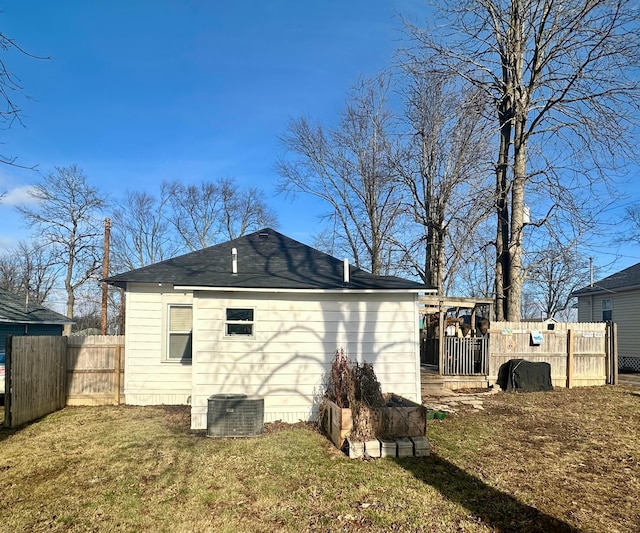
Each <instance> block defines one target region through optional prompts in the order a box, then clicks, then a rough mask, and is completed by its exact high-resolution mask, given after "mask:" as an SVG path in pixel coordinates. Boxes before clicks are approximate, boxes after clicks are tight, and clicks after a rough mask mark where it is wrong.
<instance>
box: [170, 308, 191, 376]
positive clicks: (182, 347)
mask: <svg viewBox="0 0 640 533" xmlns="http://www.w3.org/2000/svg"><path fill="white" fill-rule="evenodd" d="M168 311H169V312H168V320H167V322H168V323H167V331H168V335H167V336H168V338H167V352H166V359H167V361H177V362H181V363H190V362H191V337H192V330H193V310H192V308H191V306H190V305H170V306H169V309H168Z"/></svg>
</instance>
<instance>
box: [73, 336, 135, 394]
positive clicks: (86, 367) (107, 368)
mask: <svg viewBox="0 0 640 533" xmlns="http://www.w3.org/2000/svg"><path fill="white" fill-rule="evenodd" d="M123 378H124V335H89V336H86V337H84V336H72V337H68V341H67V398H66V402H67V405H112V404H116V405H118V404H120V403H123V401H124V379H123Z"/></svg>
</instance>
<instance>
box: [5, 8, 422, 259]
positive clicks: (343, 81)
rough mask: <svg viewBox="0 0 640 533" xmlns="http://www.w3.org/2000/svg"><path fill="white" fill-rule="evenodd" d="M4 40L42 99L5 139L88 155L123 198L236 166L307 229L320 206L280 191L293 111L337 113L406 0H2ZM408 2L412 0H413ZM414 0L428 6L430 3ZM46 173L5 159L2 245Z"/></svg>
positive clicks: (387, 45) (27, 107) (77, 157)
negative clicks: (16, 207)
mask: <svg viewBox="0 0 640 533" xmlns="http://www.w3.org/2000/svg"><path fill="white" fill-rule="evenodd" d="M3 4H4V5H3V6H2V11H3V12H2V14H0V21H1V23H2V26H1V28H2V31H3V32H4V33H5V34H6V35H8V36H9V37H11V38H13V39H14V40H15V41H16V42H17V43H19V44H20V45H21V46H22V47H24V48H25V49H26V50H28V51H29V52H30V53H32V54H35V55H38V56H44V57H51V59H49V60H35V59H29V58H26V57H22V56H20V54H17V53H12V54H9V55H6V54H5V55H4V56H3V57H4V59H5V62H6V63H7V64H8V65H9V67H10V68H11V70H12V72H13V73H14V74H16V75H18V76H19V78H20V80H21V83H22V85H23V86H24V88H25V92H26V93H27V94H28V95H29V97H30V98H32V100H24V99H23V100H21V104H22V109H23V115H24V124H25V127H24V128H23V127H21V126H19V125H14V126H13V127H12V128H11V129H9V130H6V131H1V132H0V141H2V142H3V143H4V144H3V145H2V146H1V149H2V150H3V152H2V153H3V154H8V155H12V156H17V157H18V163H21V164H23V165H38V170H39V171H40V172H42V173H48V172H50V171H52V170H53V168H54V167H55V166H67V165H71V164H77V165H78V166H79V167H80V168H82V169H83V170H84V171H85V174H86V175H87V176H88V178H89V181H90V182H91V183H92V184H94V185H97V186H99V187H100V188H101V189H103V190H105V191H106V192H108V193H109V194H110V195H111V197H112V198H118V197H121V196H123V195H124V194H125V193H126V191H127V190H128V189H129V190H147V191H149V192H152V193H155V192H156V191H157V190H158V185H159V184H160V182H162V181H163V180H165V179H178V180H182V181H185V182H199V181H202V180H216V179H218V178H223V177H233V178H235V179H236V180H237V181H238V182H239V183H240V184H241V185H243V186H244V185H246V186H247V187H248V186H258V187H260V188H261V189H263V190H264V191H265V192H266V194H267V196H268V202H269V204H270V205H271V206H272V207H273V208H274V209H275V211H276V212H277V213H278V216H279V220H280V230H281V231H283V232H284V233H286V234H288V235H290V236H292V237H294V238H298V239H300V240H304V241H309V240H310V235H311V234H312V233H313V232H314V230H315V226H316V224H317V216H318V215H319V214H320V213H321V212H322V208H321V207H320V206H318V205H317V204H315V203H314V202H312V201H310V200H309V199H305V198H303V197H299V198H296V200H295V202H292V201H291V199H287V198H284V197H282V196H276V195H275V190H274V189H275V184H276V181H277V175H276V174H275V172H274V170H273V167H274V163H275V161H276V158H277V156H278V154H280V153H281V148H280V146H279V142H278V135H281V134H283V133H284V132H285V129H286V125H287V122H288V120H289V119H290V118H293V117H298V116H300V115H309V116H311V117H314V118H319V119H322V120H324V119H326V118H328V119H333V118H335V116H336V115H337V114H338V112H339V111H340V109H341V107H342V105H343V103H344V101H345V97H346V93H347V91H348V89H349V87H350V86H351V85H352V84H353V83H354V82H355V81H356V79H357V77H358V76H359V75H370V74H374V73H376V72H377V71H378V70H380V69H381V68H383V67H385V66H387V65H388V64H389V62H390V60H391V59H392V57H393V53H394V51H395V49H396V47H397V45H398V41H399V39H400V38H401V36H402V35H401V34H402V24H401V21H400V18H399V16H398V14H399V13H404V14H408V13H407V6H408V5H409V4H414V5H415V4H416V2H409V1H407V0H401V1H397V2H393V1H385V0H376V1H371V0H349V1H348V2H345V1H344V0H323V1H322V2H299V1H293V0H288V1H287V0H270V1H268V0H265V1H256V0H254V1H247V0H240V1H234V2H220V1H184V0H154V1H151V0H147V1H144V0H127V1H126V2H125V1H121V0H120V1H109V2H107V1H101V2H98V1H91V0H82V1H80V0H67V1H65V2H49V1H43V0H41V1H29V0H24V1H20V2H3ZM405 4H406V5H405ZM421 5H422V4H421V3H420V2H418V3H417V6H418V11H416V7H413V8H412V9H413V10H414V11H413V13H414V14H416V13H419V11H420V10H422V7H421ZM38 178H39V176H38V174H37V173H35V172H32V171H23V170H19V169H14V168H11V167H6V166H3V167H1V168H0V191H3V192H4V191H6V192H8V194H7V197H6V198H5V199H4V202H3V203H2V204H0V217H1V219H2V227H1V229H0V245H4V246H7V245H11V244H12V243H14V242H15V240H16V239H17V238H19V237H20V238H22V237H24V236H25V235H26V234H25V230H23V229H20V221H19V219H18V218H17V216H16V215H15V214H14V213H13V207H12V204H14V203H16V202H18V201H19V200H20V199H21V198H24V197H25V193H26V188H27V187H28V185H30V184H32V183H34V182H36V181H37V180H38Z"/></svg>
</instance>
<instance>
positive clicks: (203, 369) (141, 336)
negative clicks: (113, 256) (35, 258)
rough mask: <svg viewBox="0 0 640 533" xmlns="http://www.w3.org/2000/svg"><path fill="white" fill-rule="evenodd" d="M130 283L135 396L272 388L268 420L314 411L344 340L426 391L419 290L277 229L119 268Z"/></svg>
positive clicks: (411, 387)
mask: <svg viewBox="0 0 640 533" xmlns="http://www.w3.org/2000/svg"><path fill="white" fill-rule="evenodd" d="M107 281H108V283H110V284H112V285H115V286H118V287H122V288H124V289H125V291H126V317H125V319H126V348H125V349H126V363H125V391H124V392H125V398H126V403H128V404H134V405H154V404H188V403H190V404H191V406H192V407H191V427H192V428H193V429H205V428H206V425H207V400H208V398H209V397H210V396H211V395H214V394H236V393H244V394H248V395H257V396H262V397H264V416H265V421H266V422H270V421H275V420H283V421H287V422H296V421H298V420H310V419H311V418H313V417H314V416H315V414H316V412H317V408H318V405H319V399H320V397H321V395H322V393H323V392H324V388H323V380H324V378H325V376H326V373H327V371H328V370H329V368H330V364H331V361H332V359H333V356H334V354H335V352H336V350H337V349H339V348H344V349H345V351H346V352H347V354H348V356H349V357H350V358H351V359H352V360H354V361H359V362H364V361H366V362H369V363H372V364H373V366H374V370H375V372H376V375H377V377H378V379H379V381H380V383H381V385H382V389H383V392H395V393H397V394H400V395H402V396H404V397H406V398H408V399H410V400H413V401H416V402H420V357H419V329H418V328H419V317H418V304H417V300H418V295H419V294H424V293H434V292H435V289H433V288H432V287H428V286H426V285H423V284H420V283H416V282H413V281H408V280H404V279H401V278H398V277H394V276H374V275H372V274H369V273H367V272H365V271H363V270H361V269H358V268H355V267H353V266H349V265H348V264H347V263H346V261H341V260H339V259H336V258H335V257H332V256H330V255H327V254H325V253H322V252H320V251H318V250H316V249H314V248H311V247H309V246H307V245H305V244H302V243H300V242H297V241H295V240H293V239H290V238H289V237H286V236H285V235H282V234H281V233H278V232H277V231H274V230H273V229H269V228H267V229H264V230H261V231H258V232H255V233H252V234H250V235H247V236H244V237H240V238H238V239H235V240H232V241H229V242H226V243H223V244H219V245H216V246H212V247H209V248H205V249H203V250H199V251H196V252H192V253H189V254H186V255H183V256H180V257H176V258H173V259H169V260H168V261H163V262H161V263H157V264H154V265H150V266H147V267H144V268H140V269H137V270H133V271H131V272H127V273H124V274H120V275H117V276H113V277H111V278H109V279H108V280H107Z"/></svg>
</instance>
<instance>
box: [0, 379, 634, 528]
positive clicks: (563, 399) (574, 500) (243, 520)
mask: <svg viewBox="0 0 640 533" xmlns="http://www.w3.org/2000/svg"><path fill="white" fill-rule="evenodd" d="M485 408H486V410H485V411H484V412H478V411H472V410H468V411H465V412H462V413H459V414H456V415H453V416H450V417H448V418H447V419H446V420H444V421H434V422H433V423H430V426H429V437H430V438H431V441H432V444H433V450H434V452H435V453H434V454H433V456H432V457H429V458H409V459H398V460H388V459H382V460H376V461H355V460H349V459H347V458H346V457H344V456H343V455H342V454H341V453H339V452H338V451H337V450H336V449H335V448H333V446H332V445H331V444H330V443H329V441H328V440H327V439H325V438H324V437H323V436H321V435H319V434H318V433H316V432H315V431H314V430H313V428H311V427H310V426H308V425H306V424H299V425H296V426H287V425H284V424H273V425H269V426H268V427H267V431H266V432H265V434H264V435H263V436H262V437H259V438H252V439H238V440H232V439H209V438H206V437H205V436H204V435H203V432H198V433H194V432H191V431H190V430H189V411H188V408H182V407H153V408H152V407H100V408H67V409H65V410H63V411H60V412H58V413H54V414H52V415H49V416H47V417H45V418H43V419H42V420H40V421H38V422H36V423H34V424H31V425H29V426H26V427H24V428H22V429H21V430H18V431H13V430H6V429H3V430H0V530H1V531H83V532H84V531H127V532H136V531H139V532H150V531H154V532H155V531H170V532H182V531H185V532H186V531H233V532H235V531H265V532H267V531H269V532H270V531H314V530H321V531H469V532H487V531H578V530H580V531H637V530H639V529H640V514H639V512H638V507H637V506H636V503H635V496H636V494H638V493H640V486H639V477H640V476H639V463H638V460H639V458H640V446H639V444H638V441H637V435H638V432H639V430H640V396H638V395H637V394H635V393H632V392H630V391H625V390H623V389H619V388H611V387H604V388H598V389H576V390H572V391H564V390H560V391H554V392H552V393H540V394H500V395H496V396H494V397H491V398H490V399H487V400H486V401H485Z"/></svg>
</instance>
